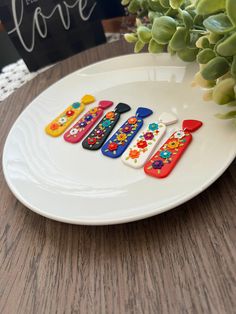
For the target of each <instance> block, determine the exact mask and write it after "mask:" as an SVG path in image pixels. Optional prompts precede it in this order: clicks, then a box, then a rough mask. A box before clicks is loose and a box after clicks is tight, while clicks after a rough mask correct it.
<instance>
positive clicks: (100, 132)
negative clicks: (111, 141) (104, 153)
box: [85, 111, 117, 147]
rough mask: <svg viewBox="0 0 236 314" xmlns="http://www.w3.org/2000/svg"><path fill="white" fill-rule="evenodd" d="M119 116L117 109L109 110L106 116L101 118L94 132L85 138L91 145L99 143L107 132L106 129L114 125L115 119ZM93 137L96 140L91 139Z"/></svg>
mask: <svg viewBox="0 0 236 314" xmlns="http://www.w3.org/2000/svg"><path fill="white" fill-rule="evenodd" d="M116 117H117V113H116V112H115V111H110V112H108V113H107V114H106V115H105V116H104V118H103V119H102V120H101V122H100V123H99V125H98V126H97V127H96V128H95V129H94V130H93V131H92V133H91V134H90V135H89V136H88V137H87V138H86V139H85V141H86V142H87V143H88V145H89V146H90V147H92V146H94V145H95V144H99V143H100V141H101V140H103V137H104V136H105V134H106V131H107V130H108V129H109V130H110V129H111V128H112V127H113V124H114V122H115V119H116ZM91 137H92V138H93V139H95V140H93V141H92V142H91V141H90V139H91Z"/></svg>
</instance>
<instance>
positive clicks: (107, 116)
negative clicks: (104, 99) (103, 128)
mask: <svg viewBox="0 0 236 314" xmlns="http://www.w3.org/2000/svg"><path fill="white" fill-rule="evenodd" d="M114 116H115V112H114V111H110V112H108V113H107V114H106V118H107V119H109V120H110V119H113V118H114Z"/></svg>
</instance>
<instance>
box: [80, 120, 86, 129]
mask: <svg viewBox="0 0 236 314" xmlns="http://www.w3.org/2000/svg"><path fill="white" fill-rule="evenodd" d="M86 125H87V123H86V122H85V121H82V122H80V124H79V126H80V127H81V128H84V127H86Z"/></svg>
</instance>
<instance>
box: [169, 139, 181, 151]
mask: <svg viewBox="0 0 236 314" xmlns="http://www.w3.org/2000/svg"><path fill="white" fill-rule="evenodd" d="M167 147H168V148H170V149H175V148H178V147H179V141H178V140H172V141H170V142H169V143H168V145H167Z"/></svg>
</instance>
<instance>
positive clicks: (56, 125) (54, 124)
mask: <svg viewBox="0 0 236 314" xmlns="http://www.w3.org/2000/svg"><path fill="white" fill-rule="evenodd" d="M59 126H60V125H59V124H58V123H52V124H51V125H50V129H51V130H52V131H55V130H57V129H58V128H59Z"/></svg>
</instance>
